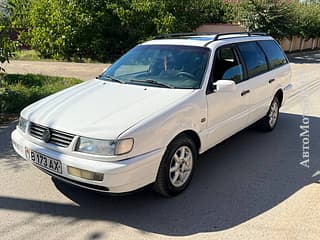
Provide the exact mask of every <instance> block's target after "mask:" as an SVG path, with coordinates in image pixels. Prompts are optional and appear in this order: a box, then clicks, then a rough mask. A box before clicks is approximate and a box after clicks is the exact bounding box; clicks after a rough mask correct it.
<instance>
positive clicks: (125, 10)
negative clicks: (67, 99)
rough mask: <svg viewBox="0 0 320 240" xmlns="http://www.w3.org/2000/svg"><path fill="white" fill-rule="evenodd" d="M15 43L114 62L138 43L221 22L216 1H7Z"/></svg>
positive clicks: (221, 8)
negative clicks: (16, 33)
mask: <svg viewBox="0 0 320 240" xmlns="http://www.w3.org/2000/svg"><path fill="white" fill-rule="evenodd" d="M8 2H9V4H10V6H11V8H10V11H11V15H12V16H13V24H14V25H15V26H16V27H18V28H26V29H27V31H22V32H21V35H20V40H21V41H24V42H26V43H27V44H29V45H30V46H31V47H32V48H33V49H35V50H37V51H39V52H40V54H41V56H42V57H50V58H56V59H61V58H64V59H72V58H80V59H81V58H91V59H95V60H100V61H108V60H113V59H115V58H117V57H118V56H119V55H121V54H123V53H124V52H125V51H127V50H128V49H130V48H132V47H133V46H134V45H136V44H137V43H138V42H141V41H144V40H146V39H150V38H152V37H153V36H155V35H158V34H163V33H170V32H189V31H192V30H194V29H195V28H197V27H198V26H199V25H200V24H202V23H205V22H221V21H226V18H225V15H226V14H227V13H229V12H230V9H229V8H227V7H226V4H224V3H223V1H222V0H198V1H196V0H185V1H172V0H162V1H158V0H144V1H143V0H118V1H114V0H113V1H112V0H95V1H91V0H8Z"/></svg>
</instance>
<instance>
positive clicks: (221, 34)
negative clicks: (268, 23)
mask: <svg viewBox="0 0 320 240" xmlns="http://www.w3.org/2000/svg"><path fill="white" fill-rule="evenodd" d="M235 34H239V35H246V36H248V37H254V36H266V35H267V34H266V33H264V32H226V33H217V32H189V33H170V34H163V35H158V36H155V37H154V38H153V39H166V38H174V37H189V36H203V35H215V36H214V38H213V39H212V41H210V43H211V42H214V41H217V40H219V38H220V37H221V36H227V35H235Z"/></svg>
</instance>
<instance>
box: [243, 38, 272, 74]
mask: <svg viewBox="0 0 320 240" xmlns="http://www.w3.org/2000/svg"><path fill="white" fill-rule="evenodd" d="M238 48H239V51H240V54H241V56H242V58H243V61H244V62H245V64H246V66H247V70H248V77H249V78H252V77H254V76H256V75H259V74H261V73H264V72H266V71H268V64H267V60H266V56H265V55H264V53H263V52H262V50H261V48H260V47H259V46H258V45H257V43H256V42H244V43H239V44H238Z"/></svg>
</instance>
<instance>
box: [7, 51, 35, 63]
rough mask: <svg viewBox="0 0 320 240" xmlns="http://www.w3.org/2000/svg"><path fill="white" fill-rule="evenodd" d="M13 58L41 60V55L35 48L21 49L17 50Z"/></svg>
mask: <svg viewBox="0 0 320 240" xmlns="http://www.w3.org/2000/svg"><path fill="white" fill-rule="evenodd" d="M12 60H25V61H26V60H27V61H40V60H41V58H40V55H39V53H38V52H37V51H35V50H21V51H17V52H15V55H14V56H13V57H12Z"/></svg>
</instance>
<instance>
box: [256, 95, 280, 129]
mask: <svg viewBox="0 0 320 240" xmlns="http://www.w3.org/2000/svg"><path fill="white" fill-rule="evenodd" d="M279 109H280V102H279V99H278V97H274V98H273V100H272V102H271V104H270V107H269V111H268V113H267V115H266V116H264V117H263V118H262V119H261V120H260V121H259V122H258V127H259V128H260V129H261V130H263V131H266V132H270V131H272V130H273V129H274V128H275V127H276V125H277V122H278V119H279Z"/></svg>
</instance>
